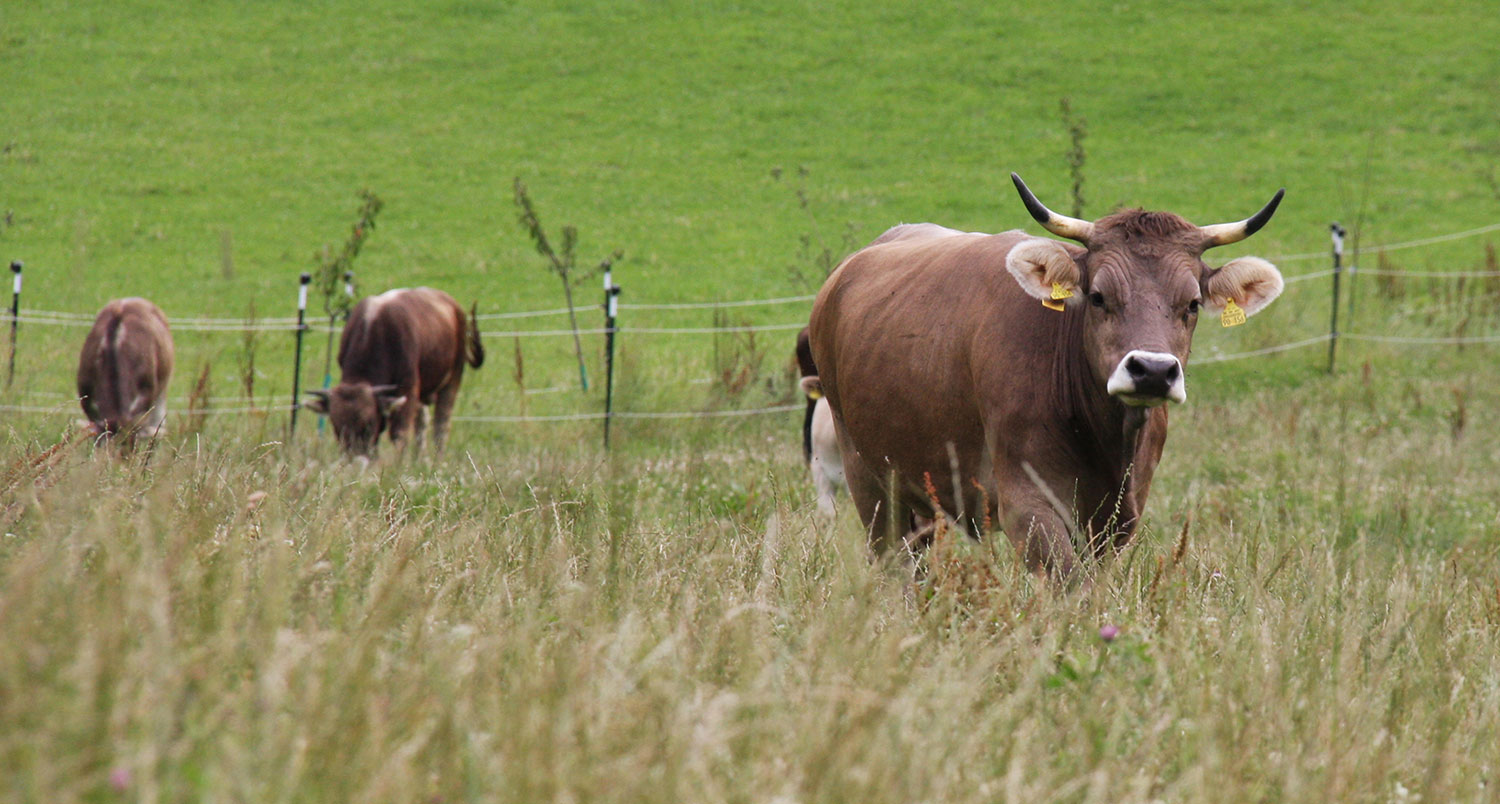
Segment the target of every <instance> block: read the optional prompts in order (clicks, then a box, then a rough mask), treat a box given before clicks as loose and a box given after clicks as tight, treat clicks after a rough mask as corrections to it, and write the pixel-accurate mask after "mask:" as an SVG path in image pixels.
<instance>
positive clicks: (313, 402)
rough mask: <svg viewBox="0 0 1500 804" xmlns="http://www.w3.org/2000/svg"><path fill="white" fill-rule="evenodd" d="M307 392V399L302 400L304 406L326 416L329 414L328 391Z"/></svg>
mask: <svg viewBox="0 0 1500 804" xmlns="http://www.w3.org/2000/svg"><path fill="white" fill-rule="evenodd" d="M307 393H308V397H307V399H304V400H302V407H304V408H307V409H308V410H310V411H312V412H313V413H317V414H321V415H324V416H326V415H328V392H327V391H322V390H319V391H308V392H307Z"/></svg>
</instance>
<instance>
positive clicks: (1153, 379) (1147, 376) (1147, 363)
mask: <svg viewBox="0 0 1500 804" xmlns="http://www.w3.org/2000/svg"><path fill="white" fill-rule="evenodd" d="M1125 370H1126V371H1127V372H1130V378H1131V379H1133V380H1135V388H1136V392H1137V393H1143V394H1147V393H1149V394H1152V395H1153V396H1166V395H1167V389H1168V388H1169V387H1171V385H1172V381H1173V380H1175V379H1177V377H1178V376H1179V375H1180V374H1181V373H1182V372H1181V371H1180V370H1179V369H1178V367H1177V358H1175V357H1162V356H1160V355H1148V354H1144V353H1139V352H1138V353H1136V354H1133V355H1131V356H1130V357H1128V358H1126V359H1125Z"/></svg>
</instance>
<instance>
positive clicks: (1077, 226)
mask: <svg viewBox="0 0 1500 804" xmlns="http://www.w3.org/2000/svg"><path fill="white" fill-rule="evenodd" d="M1010 180H1011V181H1013V182H1015V183H1016V191H1017V192H1019V193H1020V194H1021V202H1022V203H1024V204H1025V205H1026V211H1027V212H1030V213H1031V217H1033V218H1036V222H1037V223H1040V224H1041V225H1042V226H1044V227H1046V229H1047V231H1049V232H1051V233H1053V234H1055V235H1057V236H1058V237H1066V238H1068V239H1069V240H1077V241H1078V242H1080V243H1082V244H1084V245H1085V246H1086V245H1088V244H1089V238H1090V237H1092V236H1093V234H1094V224H1093V223H1092V222H1091V221H1086V220H1081V219H1079V218H1070V217H1068V216H1067V215H1059V214H1057V213H1056V212H1053V211H1052V210H1050V209H1047V207H1046V205H1044V204H1043V203H1042V202H1040V201H1038V200H1036V195H1035V194H1033V193H1032V192H1031V188H1029V187H1027V186H1026V182H1024V181H1021V177H1020V176H1017V175H1016V174H1014V173H1012V174H1010Z"/></svg>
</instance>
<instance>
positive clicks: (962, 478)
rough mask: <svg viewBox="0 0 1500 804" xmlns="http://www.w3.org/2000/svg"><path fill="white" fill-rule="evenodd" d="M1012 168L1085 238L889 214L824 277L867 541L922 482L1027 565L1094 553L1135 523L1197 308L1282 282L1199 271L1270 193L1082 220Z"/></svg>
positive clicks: (1233, 270)
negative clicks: (1201, 214)
mask: <svg viewBox="0 0 1500 804" xmlns="http://www.w3.org/2000/svg"><path fill="white" fill-rule="evenodd" d="M1012 179H1013V180H1014V181H1015V184H1016V188H1017V190H1018V191H1019V192H1020V193H1021V198H1022V200H1023V201H1024V202H1025V203H1026V206H1027V208H1028V210H1029V211H1030V212H1031V214H1032V216H1033V217H1035V218H1036V219H1037V221H1039V222H1040V223H1041V224H1042V225H1043V226H1045V227H1046V228H1047V229H1048V230H1049V231H1051V232H1052V233H1054V234H1057V235H1060V236H1062V237H1067V238H1070V239H1073V240H1077V241H1078V242H1080V243H1082V244H1083V246H1084V247H1082V248H1080V247H1078V246H1074V245H1071V244H1064V243H1061V242H1059V241H1056V240H1050V239H1046V238H1037V237H1032V236H1030V235H1027V234H1026V233H1025V232H1022V231H1010V232H1004V233H1001V234H994V235H991V234H975V233H967V232H958V231H954V230H952V229H947V228H944V227H941V226H936V225H933V224H914V225H904V226H897V227H895V228H893V229H891V230H889V231H887V232H886V233H885V234H883V235H881V236H880V237H879V238H877V239H876V240H875V241H874V242H873V243H871V244H870V245H869V246H866V247H865V248H864V249H862V250H860V251H858V252H856V253H855V254H853V255H851V256H850V257H849V258H848V259H846V260H845V261H844V262H843V263H842V264H841V265H840V266H839V267H838V268H837V269H836V270H835V271H834V273H833V274H832V275H831V276H830V277H829V279H828V281H827V283H826V284H824V286H823V288H822V290H821V291H820V292H819V294H818V298H817V301H816V302H815V303H814V306H813V313H812V321H811V337H812V351H813V355H814V356H815V357H816V361H817V366H818V374H819V378H820V380H821V383H822V386H823V392H824V394H826V396H827V398H828V400H829V402H830V404H831V406H832V408H833V415H834V420H835V423H836V426H837V429H838V432H839V439H840V443H841V445H842V448H843V456H844V468H845V472H846V475H847V478H848V481H849V486H850V492H851V496H852V497H853V498H854V502H855V506H856V507H857V508H858V509H859V513H860V517H861V519H863V520H864V522H865V524H866V526H867V527H869V528H870V534H871V539H872V541H873V542H874V545H875V547H876V548H877V550H884V549H886V548H888V547H889V546H891V545H892V544H893V543H896V542H898V541H899V539H901V538H904V537H905V536H906V534H909V533H913V532H915V531H916V528H915V524H916V522H917V519H916V518H915V517H927V516H932V515H933V513H934V511H933V506H932V504H931V502H930V498H929V495H928V492H927V491H926V490H925V489H924V481H925V479H926V478H927V477H930V478H931V479H932V481H933V483H934V485H935V486H936V487H937V489H938V498H939V499H938V501H939V504H940V505H941V506H942V507H943V509H944V510H946V511H947V512H948V513H949V514H950V515H957V514H958V513H959V512H964V514H965V516H964V517H963V519H964V525H965V526H966V527H968V528H969V529H970V531H971V532H975V533H977V531H978V529H979V526H978V524H977V523H978V522H979V521H981V520H982V519H983V518H984V517H985V516H988V517H989V518H990V519H991V521H993V522H995V523H997V524H999V526H1000V527H1002V528H1004V530H1005V532H1006V533H1007V534H1008V535H1009V537H1010V539H1011V541H1012V542H1013V543H1014V544H1015V546H1016V548H1017V549H1018V550H1019V551H1020V553H1021V555H1022V557H1023V558H1024V560H1025V562H1026V563H1027V565H1028V566H1030V567H1031V568H1033V569H1034V570H1037V571H1042V570H1048V571H1051V572H1053V573H1056V574H1060V575H1066V574H1069V573H1070V572H1071V571H1072V568H1073V566H1074V562H1075V556H1076V552H1075V551H1076V549H1077V548H1075V547H1074V543H1073V539H1074V537H1075V536H1076V537H1077V538H1078V540H1079V541H1081V542H1084V544H1082V545H1080V546H1079V547H1085V546H1086V547H1087V549H1089V550H1090V551H1092V552H1093V553H1094V554H1096V555H1097V554H1102V553H1103V552H1104V551H1106V550H1107V549H1108V548H1110V547H1114V548H1116V549H1118V548H1120V547H1122V546H1123V545H1124V544H1125V543H1126V542H1127V541H1128V539H1129V538H1130V536H1131V534H1132V533H1133V532H1134V530H1135V526H1136V522H1137V519H1138V517H1139V516H1140V511H1141V509H1142V507H1143V506H1144V505H1145V502H1146V495H1147V492H1148V491H1149V490H1150V487H1151V478H1152V474H1153V473H1154V472H1155V470H1156V465H1157V462H1158V461H1159V460H1160V458H1161V451H1162V445H1163V444H1164V443H1165V440H1166V435H1167V411H1166V408H1165V407H1163V406H1162V405H1163V403H1165V402H1167V401H1173V402H1182V401H1184V400H1185V399H1186V396H1187V395H1186V385H1185V381H1184V377H1183V369H1184V367H1185V366H1186V364H1187V357H1188V351H1189V346H1190V344H1191V342H1192V336H1193V330H1194V327H1195V326H1196V325H1197V322H1198V312H1199V308H1200V307H1201V308H1203V309H1205V310H1207V311H1209V312H1210V313H1213V314H1218V313H1220V312H1221V311H1223V310H1224V309H1225V308H1226V306H1228V307H1229V313H1230V315H1234V314H1235V313H1236V310H1238V311H1242V312H1243V313H1244V314H1245V315H1251V314H1254V313H1255V312H1257V311H1258V310H1260V309H1262V308H1263V307H1265V306H1266V305H1267V304H1269V303H1270V302H1271V301H1272V300H1273V299H1275V298H1276V296H1277V295H1278V294H1280V292H1281V288H1282V279H1281V274H1280V273H1279V272H1278V271H1277V270H1276V268H1275V267H1273V266H1272V265H1271V264H1270V263H1268V262H1266V261H1265V260H1262V259H1259V258H1256V257H1241V258H1239V259H1236V260H1233V261H1231V262H1229V263H1228V264H1227V265H1225V266H1223V267H1222V268H1218V269H1214V268H1210V267H1208V266H1207V265H1205V264H1204V263H1203V261H1202V259H1201V255H1202V254H1203V252H1204V251H1205V250H1206V249H1209V248H1212V247H1214V246H1220V245H1225V244H1228V243H1234V242H1237V241H1239V240H1243V239H1244V238H1246V237H1248V236H1250V235H1251V234H1253V233H1255V232H1256V231H1257V230H1258V229H1260V228H1261V226H1263V225H1265V223H1266V221H1268V220H1269V219H1270V217H1271V214H1272V213H1273V212H1274V211H1275V209H1276V206H1277V204H1278V203H1280V201H1281V196H1282V193H1280V192H1278V193H1277V194H1276V197H1275V198H1274V199H1272V200H1271V202H1270V203H1269V204H1267V205H1266V206H1265V208H1264V209H1262V210H1261V211H1260V212H1259V213H1257V214H1256V215H1254V216H1253V217H1251V218H1247V219H1246V220H1243V221H1240V222H1238V223H1228V224H1218V225H1215V226H1207V227H1199V226H1195V225H1193V224H1191V223H1188V222H1187V221H1185V220H1183V219H1182V218H1180V217H1178V216H1176V215H1173V214H1170V213H1164V212H1144V211H1141V210H1129V211H1125V212H1120V213H1116V214H1114V215H1110V216H1108V217H1105V218H1102V219H1100V220H1098V221H1095V222H1089V221H1084V220H1078V219H1075V218H1067V217H1064V216H1061V215H1057V214H1055V213H1053V212H1051V211H1050V210H1048V209H1047V208H1046V207H1044V206H1043V205H1042V204H1041V203H1040V202H1039V201H1037V200H1036V198H1035V196H1033V195H1032V194H1031V191H1030V190H1028V189H1027V188H1026V185H1025V184H1024V183H1023V182H1022V181H1021V179H1020V177H1018V176H1015V175H1014V174H1012ZM1058 297H1065V298H1062V300H1061V301H1057V300H1056V299H1057V298H1058ZM1231 304H1232V306H1231ZM1049 308H1062V309H1060V310H1056V311H1054V309H1049ZM955 458H956V461H957V469H956V470H955V468H954V465H953V461H954V459H955ZM955 474H956V475H958V477H959V482H958V483H957V484H955V483H954V482H952V480H951V479H950V478H953V477H954V475H955ZM955 485H957V486H959V487H960V488H959V489H958V491H957V493H956V494H955V488H954V486H955ZM981 489H982V491H981ZM986 500H987V502H988V506H987V508H988V510H985V508H986V506H985V501H986Z"/></svg>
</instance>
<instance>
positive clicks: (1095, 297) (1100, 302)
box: [1089, 290, 1104, 309]
mask: <svg viewBox="0 0 1500 804" xmlns="http://www.w3.org/2000/svg"><path fill="white" fill-rule="evenodd" d="M1089 304H1092V305H1094V306H1095V307H1098V308H1100V309H1103V308H1104V294H1103V293H1100V292H1099V291H1097V290H1096V291H1094V292H1093V293H1090V294H1089Z"/></svg>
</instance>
